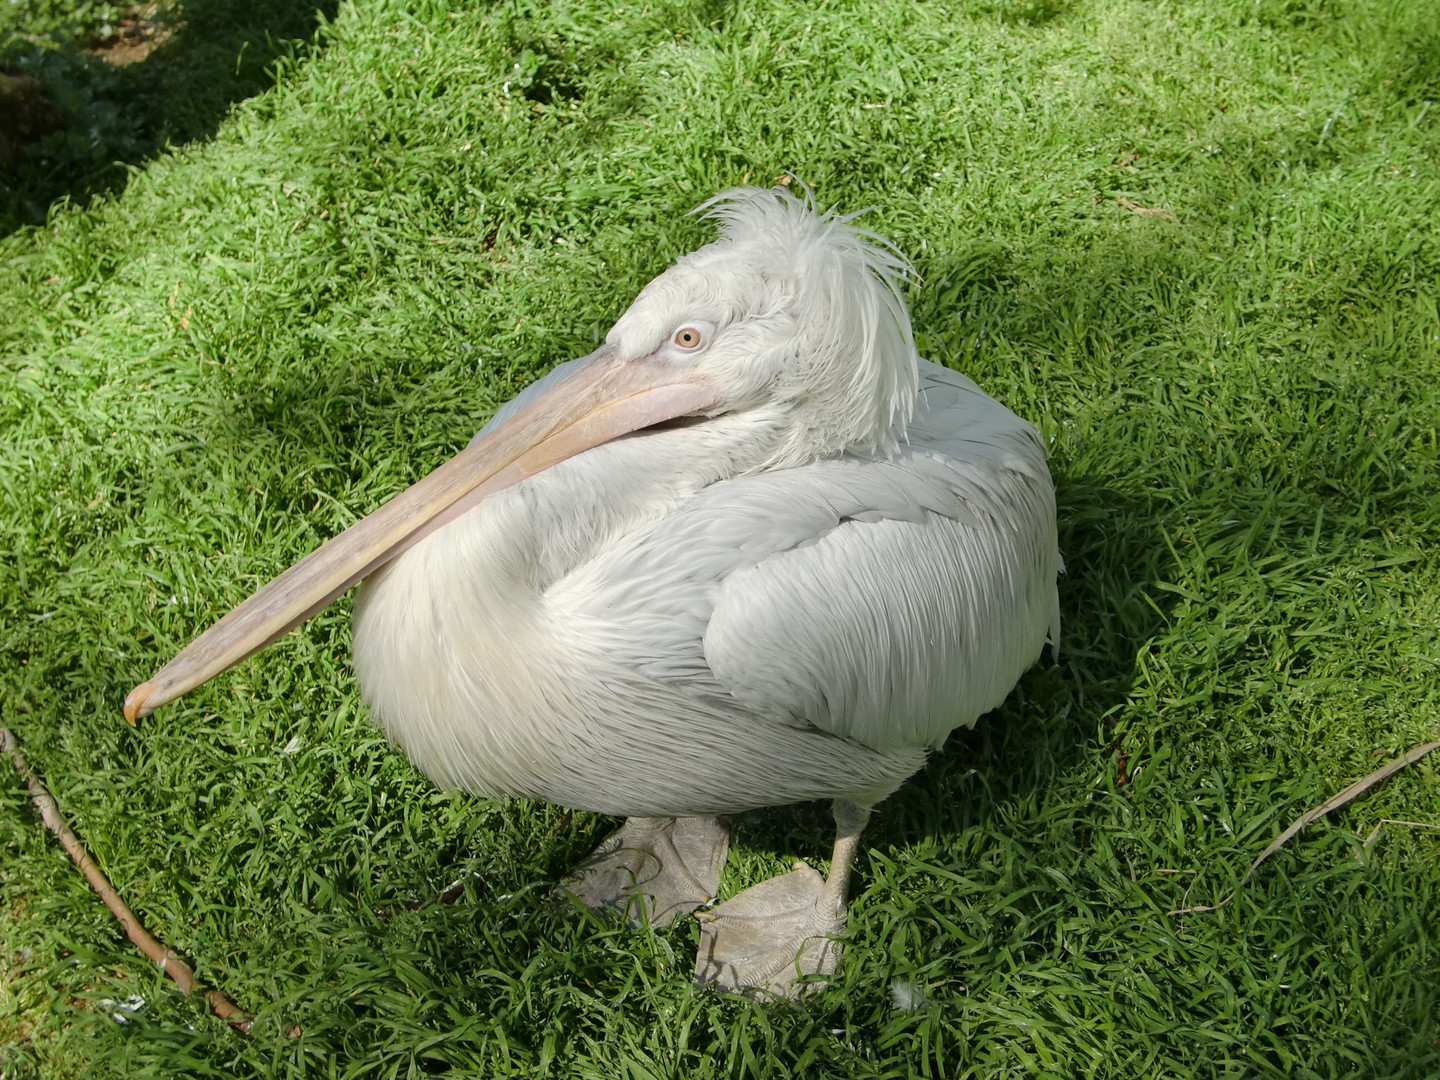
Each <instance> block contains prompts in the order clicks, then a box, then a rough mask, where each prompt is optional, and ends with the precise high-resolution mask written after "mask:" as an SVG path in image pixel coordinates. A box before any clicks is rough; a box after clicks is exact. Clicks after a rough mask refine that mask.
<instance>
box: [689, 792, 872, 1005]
mask: <svg viewBox="0 0 1440 1080" xmlns="http://www.w3.org/2000/svg"><path fill="white" fill-rule="evenodd" d="M834 809H835V852H834V854H833V855H832V856H831V857H830V876H829V877H828V878H825V879H823V880H822V879H821V877H820V875H819V874H818V873H816V872H815V871H814V870H812V869H811V868H810V867H808V866H806V865H805V864H804V863H797V864H796V865H795V869H794V870H792V871H790V873H788V874H784V875H782V876H781V877H777V878H771V879H770V880H769V881H762V882H761V883H760V884H759V885H754V886H752V887H750V888H748V889H746V890H745V891H744V892H742V893H740V894H739V895H738V896H734V897H731V898H730V899H729V900H726V901H725V903H723V904H721V905H719V906H718V907H715V908H712V909H711V910H709V911H700V912H696V914H695V917H696V918H697V919H699V920H700V923H701V928H700V955H699V956H698V957H697V958H696V961H695V981H696V983H698V984H700V985H702V986H714V987H716V988H717V989H720V990H736V991H749V992H758V993H760V994H768V995H772V996H775V997H789V998H793V997H799V996H800V994H801V993H803V992H804V990H805V984H804V983H803V982H801V981H800V980H801V977H802V976H805V975H820V976H826V977H828V976H830V975H833V974H834V973H835V964H836V962H837V961H838V960H839V959H840V948H841V943H840V942H839V941H836V940H835V939H834V935H835V934H838V933H839V932H840V931H841V930H843V929H844V928H845V895H846V893H847V891H848V890H849V886H850V863H851V862H852V860H854V858H855V852H856V851H857V850H859V847H860V833H861V831H862V830H863V829H864V828H865V823H866V822H867V821H869V820H870V810H869V808H868V807H863V806H856V805H854V804H853V803H847V802H836V803H835V807H834Z"/></svg>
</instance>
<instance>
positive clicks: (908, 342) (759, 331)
mask: <svg viewBox="0 0 1440 1080" xmlns="http://www.w3.org/2000/svg"><path fill="white" fill-rule="evenodd" d="M697 212H698V213H700V214H703V215H704V216H705V217H706V218H709V219H713V220H716V221H719V222H720V224H721V235H720V238H719V239H718V240H717V241H715V243H713V244H709V245H707V246H705V247H703V248H701V249H700V250H699V251H696V252H693V253H691V254H689V255H686V256H684V257H682V258H681V259H680V260H679V261H677V262H676V263H675V265H674V266H672V267H671V268H670V269H669V270H666V271H665V272H664V273H663V274H661V275H660V276H659V277H657V278H656V279H655V280H654V281H652V282H650V284H649V285H647V286H645V288H644V289H643V290H642V291H641V293H640V295H639V296H638V297H637V298H636V300H635V302H634V303H633V304H632V305H631V306H630V309H629V310H628V311H626V312H625V314H624V315H622V316H621V317H620V319H619V321H618V322H616V324H615V326H614V328H613V329H612V330H611V331H610V333H609V335H608V336H607V337H606V339H605V341H606V346H607V347H608V348H610V349H613V350H614V352H615V354H616V356H617V357H618V358H620V359H621V360H622V361H626V362H636V363H645V362H651V363H656V362H663V363H666V364H671V365H674V366H675V367H676V368H677V369H681V370H688V372H689V373H690V376H691V377H693V378H694V379H696V380H699V381H702V382H704V383H705V384H706V385H709V386H712V387H713V388H714V390H715V392H716V395H717V400H718V402H719V408H718V409H717V410H716V411H720V412H725V411H734V410H743V409H752V408H762V409H766V410H770V411H773V412H776V413H778V414H779V422H780V425H781V427H782V429H783V437H782V439H781V442H780V445H779V446H778V447H777V449H776V453H775V456H774V458H772V459H771V460H770V461H768V462H767V463H766V464H768V465H771V466H780V467H783V466H788V465H794V464H798V463H799V462H802V461H805V460H809V459H813V458H816V457H820V456H823V455H826V454H832V453H837V452H839V451H842V450H846V449H851V448H864V449H869V450H881V451H888V450H893V449H894V448H895V445H896V443H897V442H898V441H899V440H900V439H901V438H903V437H904V434H905V426H906V424H907V423H908V422H909V419H910V412H911V408H912V406H913V404H914V400H915V387H916V380H917V377H918V374H917V372H918V369H917V364H916V355H915V343H914V339H913V338H912V336H911V332H910V316H909V314H908V312H907V311H906V308H905V303H904V301H903V300H902V299H901V298H900V293H899V286H900V284H901V282H902V281H904V280H905V279H906V278H907V277H908V276H909V274H910V272H911V271H910V267H909V264H908V263H906V261H905V259H904V258H903V257H902V256H901V255H900V253H899V252H898V251H896V250H895V248H894V247H893V246H892V245H891V244H890V243H889V242H888V241H886V240H884V239H883V238H881V237H879V236H876V235H875V234H874V233H871V232H868V231H866V230H863V229H859V228H856V227H855V225H854V224H853V221H854V219H855V217H856V216H858V215H853V214H852V215H849V216H846V217H841V216H839V215H837V214H836V213H835V212H834V211H833V210H832V211H830V212H828V213H819V212H817V211H816V209H815V205H814V202H813V199H812V198H811V196H810V193H809V192H808V191H807V192H806V193H805V196H804V197H803V198H801V197H800V196H797V195H795V194H793V193H792V192H791V191H789V190H788V189H787V188H783V187H776V188H771V189H770V190H768V191H767V190H765V189H763V188H736V189H734V190H731V191H727V192H725V193H723V194H721V195H717V196H716V197H715V198H713V199H711V200H710V201H709V202H707V203H705V204H704V205H703V206H701V207H700V208H699V210H698V211H697Z"/></svg>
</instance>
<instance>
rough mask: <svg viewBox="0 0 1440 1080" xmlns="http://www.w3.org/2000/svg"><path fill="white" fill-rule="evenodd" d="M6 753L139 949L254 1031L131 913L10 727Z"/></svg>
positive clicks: (0, 734)
mask: <svg viewBox="0 0 1440 1080" xmlns="http://www.w3.org/2000/svg"><path fill="white" fill-rule="evenodd" d="M0 750H3V751H4V752H5V753H6V754H8V755H9V757H10V764H12V765H14V766H15V771H16V772H18V773H19V774H20V778H21V779H22V780H24V781H25V786H26V787H27V788H29V789H30V801H31V802H33V803H34V804H35V809H37V810H39V811H40V819H41V820H42V821H43V822H45V827H46V828H47V829H49V830H50V831H51V833H53V834H54V836H55V838H56V839H57V840H59V841H60V845H61V846H62V847H63V848H64V849H65V850H66V852H68V853H69V855H70V858H71V859H73V860H74V861H75V865H76V866H78V867H79V868H80V872H81V873H82V874H84V875H85V880H86V881H88V882H89V883H90V887H91V888H92V889H94V890H95V891H96V892H97V893H99V894H100V899H102V900H104V901H105V906H106V907H108V908H109V909H110V911H111V913H112V914H113V915H114V916H115V918H117V919H119V920H120V925H121V926H123V927H124V928H125V936H126V937H128V938H129V939H130V940H131V941H132V942H134V943H135V946H136V948H138V949H139V950H140V951H141V952H143V953H144V954H145V955H146V956H148V957H149V958H150V959H151V960H152V961H153V962H154V963H155V964H157V965H158V966H159V968H160V970H161V971H163V972H165V974H166V975H169V976H170V978H172V979H174V980H175V985H176V986H178V987H179V988H180V992H181V993H182V994H204V995H205V1000H206V1001H207V1002H208V1003H209V1005H210V1011H211V1012H212V1013H214V1014H215V1015H216V1016H218V1017H219V1018H220V1019H221V1020H224V1021H225V1022H226V1023H227V1024H229V1025H230V1026H231V1027H233V1028H235V1029H236V1030H237V1031H246V1032H248V1031H249V1030H250V1025H251V1024H252V1023H253V1022H254V1017H252V1016H251V1015H250V1014H249V1013H247V1012H245V1011H244V1010H243V1009H241V1008H239V1007H238V1006H237V1005H236V1004H235V1003H234V1002H233V1001H231V1000H230V999H229V998H228V997H226V996H225V995H224V994H223V993H222V992H221V991H219V990H211V989H209V988H207V987H205V986H204V985H202V984H201V983H200V982H198V981H197V980H196V978H195V972H194V970H193V969H192V968H191V967H190V965H189V964H187V963H185V961H184V960H181V959H180V957H179V956H177V955H176V953H175V951H174V950H173V949H169V948H167V947H166V946H165V944H164V943H163V942H161V941H158V940H156V938H155V937H153V936H152V935H151V934H150V932H149V931H148V930H146V929H145V927H144V926H142V925H141V924H140V920H139V919H138V918H136V916H135V912H133V911H131V910H130V906H129V905H128V904H126V903H125V901H124V900H122V899H120V894H119V893H117V892H116V891H115V886H113V885H111V884H110V879H109V878H107V877H106V876H105V873H104V871H103V870H101V869H100V867H98V866H96V865H95V860H94V859H92V858H90V853H89V852H88V851H86V850H85V845H84V844H82V843H81V842H80V838H79V837H77V836H76V835H75V834H74V833H73V832H72V831H71V830H70V826H69V825H67V824H65V819H64V817H62V816H61V814H60V806H59V804H58V803H56V801H55V796H53V795H51V794H50V791H49V789H47V788H46V787H45V784H44V783H43V782H42V781H41V780H40V778H39V777H38V776H36V775H35V772H34V770H32V769H31V768H30V763H29V762H28V761H26V760H25V755H24V754H22V753H21V752H20V744H19V743H18V742H17V741H16V740H15V736H14V735H12V734H11V733H10V729H9V728H6V727H0Z"/></svg>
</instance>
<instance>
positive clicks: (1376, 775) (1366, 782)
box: [1165, 739, 1440, 915]
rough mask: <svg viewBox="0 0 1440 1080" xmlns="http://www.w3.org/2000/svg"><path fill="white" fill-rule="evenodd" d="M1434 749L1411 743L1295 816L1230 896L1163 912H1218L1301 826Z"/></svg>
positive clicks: (1435, 744)
mask: <svg viewBox="0 0 1440 1080" xmlns="http://www.w3.org/2000/svg"><path fill="white" fill-rule="evenodd" d="M1435 749H1440V739H1436V740H1435V741H1433V742H1428V743H1424V744H1423V745H1421V746H1412V747H1411V748H1410V749H1409V750H1406V751H1405V753H1403V754H1401V755H1400V756H1399V757H1397V758H1395V759H1394V760H1393V761H1387V762H1386V763H1385V764H1384V765H1381V766H1380V768H1378V769H1376V770H1375V771H1374V772H1372V773H1368V774H1367V775H1365V776H1362V777H1361V778H1360V779H1359V780H1356V781H1355V782H1354V783H1353V784H1351V785H1350V786H1349V787H1347V788H1346V789H1345V790H1344V791H1341V792H1339V793H1337V794H1335V795H1332V796H1330V798H1328V799H1326V800H1325V801H1324V802H1323V803H1321V804H1320V805H1319V806H1312V807H1311V808H1310V809H1309V810H1306V811H1305V813H1303V814H1301V815H1300V816H1299V817H1298V818H1296V819H1295V821H1294V822H1293V823H1292V824H1291V825H1290V827H1289V828H1288V829H1286V830H1285V831H1284V832H1282V833H1281V834H1280V835H1279V836H1277V837H1276V838H1275V839H1274V840H1272V841H1270V846H1269V847H1267V848H1266V849H1265V850H1264V851H1262V852H1260V854H1259V855H1257V856H1256V857H1255V861H1254V862H1252V863H1251V864H1250V868H1249V869H1248V870H1246V871H1245V876H1244V877H1242V878H1241V879H1240V884H1239V885H1237V886H1235V889H1234V891H1233V892H1231V893H1230V895H1229V896H1227V897H1225V899H1224V900H1221V901H1220V902H1219V903H1218V904H1201V905H1198V906H1196V907H1183V908H1176V909H1175V910H1174V911H1167V912H1166V913H1165V914H1167V915H1202V914H1204V913H1205V912H1207V911H1218V910H1219V909H1220V908H1222V907H1224V906H1225V905H1226V904H1228V903H1230V901H1231V900H1234V899H1235V897H1236V896H1237V895H1239V893H1240V890H1241V889H1242V888H1244V886H1245V883H1246V882H1247V881H1249V880H1250V876H1251V875H1252V874H1254V873H1255V871H1256V870H1258V869H1259V868H1260V864H1261V863H1263V862H1264V861H1265V860H1266V859H1268V858H1270V856H1271V855H1274V854H1275V852H1277V851H1279V850H1280V849H1281V848H1282V847H1284V846H1285V845H1286V844H1288V843H1289V842H1290V841H1291V840H1292V839H1294V837H1295V834H1296V833H1298V832H1299V831H1300V830H1301V829H1303V828H1304V827H1305V826H1306V825H1309V824H1310V823H1311V822H1312V821H1314V820H1316V819H1317V818H1322V817H1324V816H1325V815H1326V814H1328V813H1330V811H1331V810H1338V809H1340V807H1342V806H1344V805H1345V804H1346V803H1348V802H1350V801H1351V800H1352V799H1354V798H1356V797H1357V796H1360V795H1363V794H1364V793H1365V792H1367V791H1369V790H1370V789H1371V788H1372V787H1374V786H1375V785H1376V784H1378V783H1380V782H1381V781H1382V780H1386V779H1389V778H1390V777H1391V776H1393V775H1394V774H1395V773H1397V772H1399V771H1400V770H1401V769H1403V768H1405V767H1406V766H1408V765H1413V764H1415V762H1417V761H1419V760H1420V759H1421V758H1423V757H1424V756H1425V755H1426V754H1428V753H1430V751H1432V750H1435ZM1376 831H1377V832H1378V831H1379V830H1378V829H1377V830H1376ZM1373 838H1374V836H1373V834H1372V836H1371V839H1373ZM1367 843H1368V841H1367Z"/></svg>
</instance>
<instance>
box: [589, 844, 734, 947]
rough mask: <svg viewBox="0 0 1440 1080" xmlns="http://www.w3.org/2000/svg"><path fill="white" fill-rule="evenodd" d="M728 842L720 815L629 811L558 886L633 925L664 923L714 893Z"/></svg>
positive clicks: (597, 908) (663, 925) (684, 912)
mask: <svg viewBox="0 0 1440 1080" xmlns="http://www.w3.org/2000/svg"><path fill="white" fill-rule="evenodd" d="M729 848H730V824H729V822H728V821H726V820H725V819H724V818H715V817H682V818H638V817H632V818H628V819H627V820H626V822H625V824H624V825H622V826H621V827H620V828H619V829H618V830H616V831H615V832H614V833H611V834H610V836H609V837H607V838H606V839H605V841H604V843H602V844H601V845H600V846H599V847H597V848H596V849H595V850H594V851H593V852H592V853H591V854H590V855H589V856H588V857H587V858H586V859H585V861H584V862H582V863H581V864H580V865H579V866H577V867H576V868H575V872H574V873H573V874H572V875H571V876H570V877H568V878H566V879H565V880H564V881H563V882H561V888H563V889H565V890H566V891H568V892H571V893H574V894H575V895H576V896H577V897H579V898H580V900H581V901H583V902H584V903H585V905H586V906H587V907H590V908H592V909H594V910H595V911H598V912H600V913H602V914H611V915H618V916H622V917H623V918H624V919H625V920H626V921H627V922H628V923H630V924H631V925H632V926H638V925H639V924H640V923H642V922H645V921H648V922H649V923H650V925H651V926H654V927H657V928H659V927H665V926H669V925H670V924H671V923H672V922H674V921H675V920H676V919H677V918H679V917H680V916H681V915H685V914H688V913H689V912H691V911H694V910H695V909H696V908H698V907H699V906H700V905H701V904H708V903H709V902H710V901H711V900H712V899H714V897H715V892H716V890H717V889H719V887H720V869H721V867H723V866H724V865H725V854H726V852H727V851H728V850H729Z"/></svg>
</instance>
